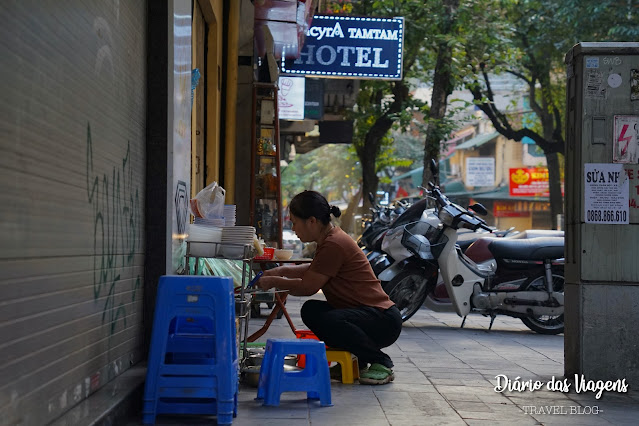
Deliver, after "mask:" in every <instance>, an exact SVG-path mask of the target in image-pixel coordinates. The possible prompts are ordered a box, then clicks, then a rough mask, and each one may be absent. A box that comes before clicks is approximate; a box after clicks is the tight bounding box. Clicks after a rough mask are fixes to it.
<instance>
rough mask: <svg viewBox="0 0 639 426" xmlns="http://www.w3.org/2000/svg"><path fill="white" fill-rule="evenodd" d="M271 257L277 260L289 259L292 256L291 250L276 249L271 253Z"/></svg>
mask: <svg viewBox="0 0 639 426" xmlns="http://www.w3.org/2000/svg"><path fill="white" fill-rule="evenodd" d="M273 257H275V259H277V260H289V259H290V258H291V257H293V250H289V249H276V250H275V253H273Z"/></svg>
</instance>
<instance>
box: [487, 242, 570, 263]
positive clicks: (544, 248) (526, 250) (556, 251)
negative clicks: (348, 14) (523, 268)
mask: <svg viewBox="0 0 639 426" xmlns="http://www.w3.org/2000/svg"><path fill="white" fill-rule="evenodd" d="M488 249H489V250H490V252H491V253H492V254H493V256H495V259H513V260H545V259H560V258H562V257H564V239H563V237H537V238H528V239H510V238H495V239H494V240H492V241H491V242H490V243H489V244H488Z"/></svg>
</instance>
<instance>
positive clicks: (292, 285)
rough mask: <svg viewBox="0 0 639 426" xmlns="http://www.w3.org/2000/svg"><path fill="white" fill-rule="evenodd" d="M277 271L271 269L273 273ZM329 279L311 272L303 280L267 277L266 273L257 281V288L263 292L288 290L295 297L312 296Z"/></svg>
mask: <svg viewBox="0 0 639 426" xmlns="http://www.w3.org/2000/svg"><path fill="white" fill-rule="evenodd" d="M298 266H301V265H298ZM275 269H278V268H275ZM275 269H271V271H273V270H275ZM307 269H308V268H307ZM328 279H329V277H328V276H327V275H323V274H320V273H317V272H314V271H310V270H308V271H306V272H305V273H304V275H303V277H302V278H288V277H281V276H273V275H271V276H267V275H266V273H264V275H262V277H261V278H260V279H259V280H258V281H257V286H258V287H260V288H261V289H262V290H268V289H271V288H273V287H275V288H279V289H281V290H288V291H289V293H290V294H292V295H293V296H312V295H314V294H315V293H317V292H318V291H319V290H320V289H321V288H322V287H323V286H324V284H326V282H327V281H328Z"/></svg>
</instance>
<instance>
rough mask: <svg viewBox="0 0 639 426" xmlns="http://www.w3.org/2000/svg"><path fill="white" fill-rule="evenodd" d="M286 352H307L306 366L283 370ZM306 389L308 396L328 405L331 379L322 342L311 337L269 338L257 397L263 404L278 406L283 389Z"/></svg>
mask: <svg viewBox="0 0 639 426" xmlns="http://www.w3.org/2000/svg"><path fill="white" fill-rule="evenodd" d="M289 354H296V355H299V354H304V355H306V366H305V368H304V369H303V370H300V371H285V370H284V358H285V357H286V355H289ZM300 391H301V392H306V396H307V398H308V399H319V400H320V405H322V406H331V405H332V404H331V378H330V374H329V372H328V361H327V359H326V347H325V346H324V342H321V341H318V340H312V339H268V340H267V341H266V350H265V352H264V359H263V360H262V367H261V368H260V378H259V383H258V386H257V398H256V399H264V405H279V403H280V396H281V394H282V392H300Z"/></svg>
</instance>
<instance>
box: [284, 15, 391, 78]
mask: <svg viewBox="0 0 639 426" xmlns="http://www.w3.org/2000/svg"><path fill="white" fill-rule="evenodd" d="M403 43H404V18H388V19H386V18H363V17H361V18H360V17H354V16H333V15H330V16H321V15H320V16H314V17H313V22H312V23H311V27H310V28H309V30H308V31H307V32H306V42H305V43H304V48H303V49H302V51H301V53H300V56H299V58H297V59H286V60H284V61H282V74H289V75H314V76H320V77H340V78H357V79H380V80H401V78H402V49H403ZM283 56H284V57H285V56H286V55H283Z"/></svg>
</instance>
